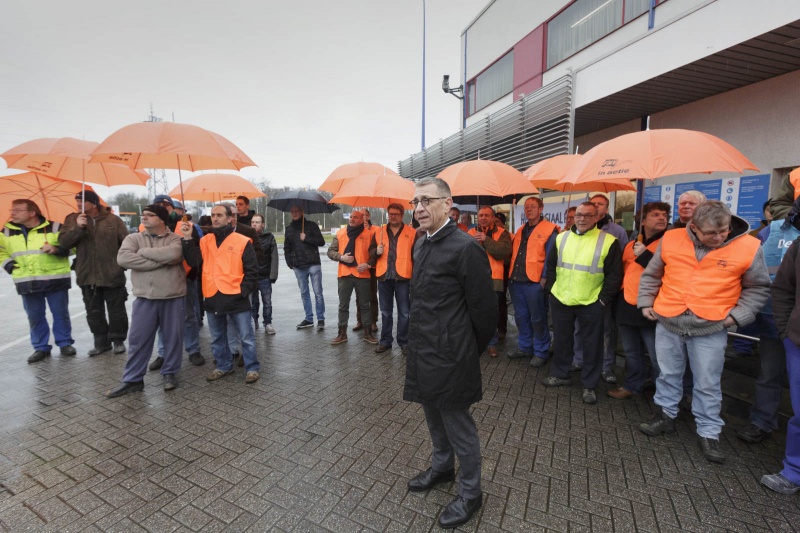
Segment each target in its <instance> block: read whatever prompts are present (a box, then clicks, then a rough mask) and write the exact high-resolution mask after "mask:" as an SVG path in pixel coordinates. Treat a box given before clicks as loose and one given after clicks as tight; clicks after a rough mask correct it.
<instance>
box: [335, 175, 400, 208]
mask: <svg viewBox="0 0 800 533" xmlns="http://www.w3.org/2000/svg"><path fill="white" fill-rule="evenodd" d="M412 198H414V184H413V183H412V182H411V181H409V180H407V179H404V178H401V177H400V176H398V175H397V174H395V175H394V176H392V175H389V174H367V175H363V176H358V177H355V178H351V179H348V180H347V181H345V182H344V183H343V184H342V186H341V188H340V189H339V192H338V193H336V194H335V195H334V197H333V198H331V202H337V203H340V204H346V205H357V206H363V207H383V208H386V207H388V206H389V204H395V203H396V204H400V205H402V206H403V209H410V206H409V204H408V203H409V202H410V201H411V199H412Z"/></svg>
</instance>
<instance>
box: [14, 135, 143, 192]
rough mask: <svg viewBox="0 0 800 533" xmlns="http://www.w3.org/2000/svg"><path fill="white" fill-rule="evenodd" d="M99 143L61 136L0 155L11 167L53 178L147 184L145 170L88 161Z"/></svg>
mask: <svg viewBox="0 0 800 533" xmlns="http://www.w3.org/2000/svg"><path fill="white" fill-rule="evenodd" d="M98 146H99V143H96V142H91V141H83V140H80V139H73V138H72V137H62V138H60V139H48V138H44V139H34V140H32V141H28V142H24V143H22V144H20V145H18V146H15V147H14V148H11V149H10V150H6V151H5V152H3V153H2V154H0V157H2V158H3V159H5V161H6V164H7V165H8V168H16V169H19V170H29V171H32V172H37V173H39V174H44V175H46V176H50V177H53V178H59V179H62V180H72V181H88V182H89V183H97V184H99V185H106V186H109V187H110V186H112V185H145V184H147V180H148V179H150V176H148V175H147V174H146V173H144V172H139V171H135V170H131V169H130V168H128V167H126V166H123V165H117V164H113V163H89V157H90V155H91V153H92V150H94V149H95V148H97V147H98Z"/></svg>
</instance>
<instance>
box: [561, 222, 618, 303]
mask: <svg viewBox="0 0 800 533" xmlns="http://www.w3.org/2000/svg"><path fill="white" fill-rule="evenodd" d="M616 240H617V239H616V237H614V236H613V235H609V234H608V233H606V232H605V231H600V230H599V229H597V228H596V227H595V228H592V229H591V230H589V231H588V232H586V233H585V234H584V235H573V234H572V231H566V232H564V233H562V234H560V235H559V236H558V237H556V246H557V248H558V261H557V263H556V281H555V284H554V285H553V288H552V294H553V296H555V297H556V298H558V301H559V302H561V303H562V304H564V305H589V304H593V303H594V302H596V301H597V298H598V297H599V296H600V290H601V289H602V288H603V281H604V280H605V274H604V272H603V265H604V264H605V258H606V256H607V255H608V250H609V249H610V248H611V245H612V244H614V241H616ZM568 241H569V246H567V242H568Z"/></svg>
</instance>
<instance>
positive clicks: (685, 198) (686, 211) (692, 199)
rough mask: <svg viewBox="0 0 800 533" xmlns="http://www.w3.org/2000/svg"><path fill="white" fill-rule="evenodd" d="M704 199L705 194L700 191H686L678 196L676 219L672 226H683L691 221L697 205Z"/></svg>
mask: <svg viewBox="0 0 800 533" xmlns="http://www.w3.org/2000/svg"><path fill="white" fill-rule="evenodd" d="M705 201H706V195H705V194H703V193H701V192H700V191H695V190H691V191H686V192H685V193H683V194H681V195H680V196H679V197H678V220H676V221H675V222H674V223H673V224H672V227H673V228H685V227H686V226H687V225H688V224H689V222H691V221H692V215H693V214H694V210H695V209H697V206H698V205H700V204H702V203H703V202H705Z"/></svg>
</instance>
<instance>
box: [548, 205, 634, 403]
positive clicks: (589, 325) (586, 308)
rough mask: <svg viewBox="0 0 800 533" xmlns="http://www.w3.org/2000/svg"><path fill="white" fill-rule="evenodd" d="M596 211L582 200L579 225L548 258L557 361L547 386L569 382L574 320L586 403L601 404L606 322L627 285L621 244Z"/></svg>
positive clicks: (560, 239)
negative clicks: (599, 224)
mask: <svg viewBox="0 0 800 533" xmlns="http://www.w3.org/2000/svg"><path fill="white" fill-rule="evenodd" d="M596 222H597V207H595V206H594V205H593V204H592V203H590V202H583V203H582V204H580V205H579V206H578V209H576V210H575V225H574V226H573V227H572V228H571V229H570V230H568V231H565V232H563V233H561V234H559V235H558V236H557V237H556V243H555V246H554V247H553V249H552V251H551V253H549V254H548V255H547V266H546V269H547V270H546V272H547V274H546V276H545V278H546V280H547V281H546V283H545V291H546V292H548V293H550V312H551V314H552V317H553V359H552V362H551V363H550V375H549V376H547V377H546V378H544V379H543V380H542V384H544V386H545V387H561V386H564V385H569V384H570V383H571V381H570V378H569V372H570V365H571V362H572V355H573V348H574V346H575V337H576V335H575V322H576V321H577V323H578V326H579V328H580V334H579V335H577V337H578V341H579V342H581V345H582V348H583V368H582V369H581V383H582V384H583V395H582V399H583V402H584V403H588V404H594V403H597V393H596V392H595V389H596V388H597V383H598V381H600V372H601V371H602V363H603V361H602V359H603V318H604V316H605V314H606V308H607V307H608V306H610V305H612V304H613V303H614V298H615V297H616V295H617V292H618V291H619V288H620V285H621V284H622V251H621V250H620V247H619V241H618V240H617V239H616V238H615V237H613V236H612V235H610V234H608V233H606V232H605V231H600V230H599V229H598V228H597V225H596Z"/></svg>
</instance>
